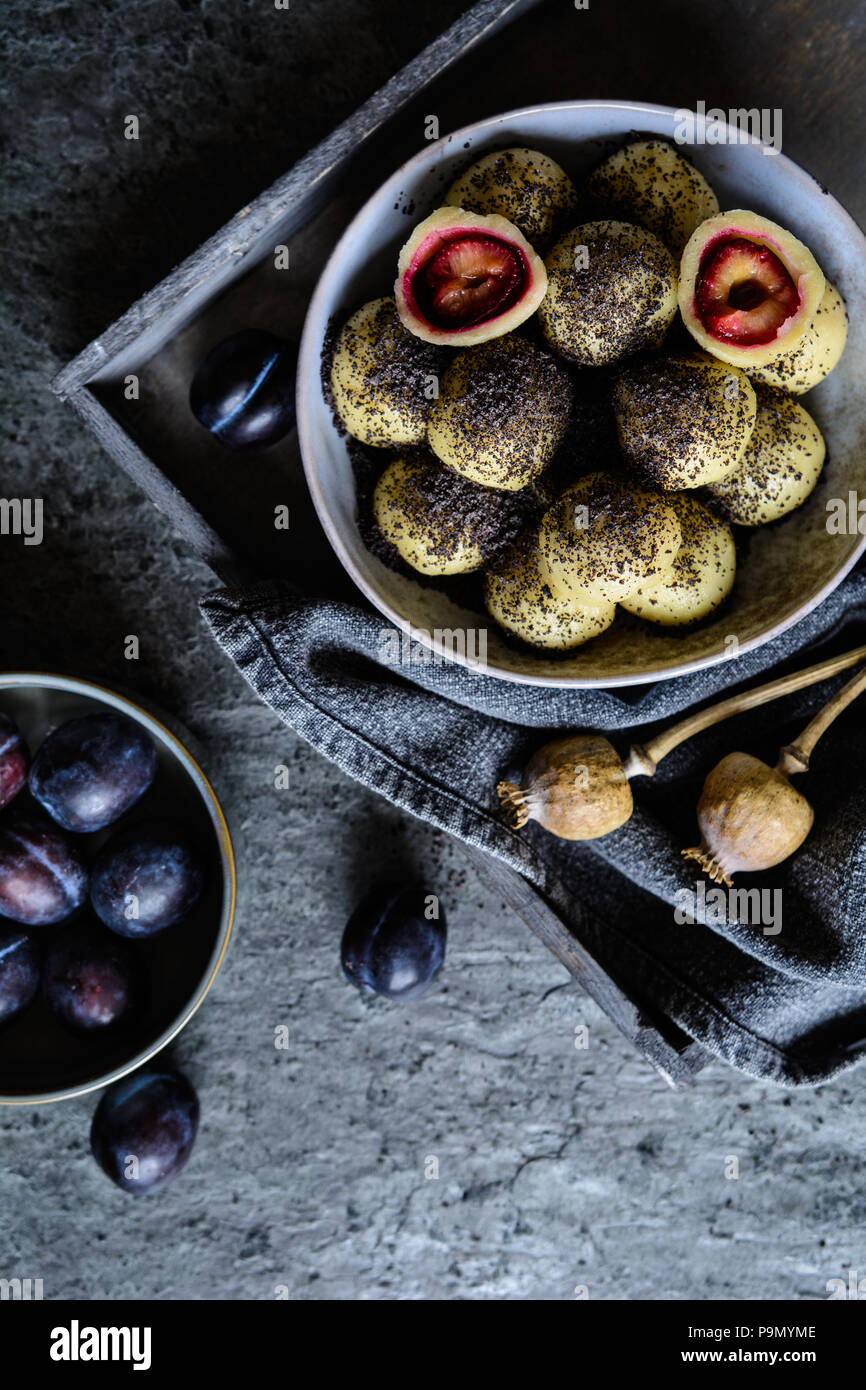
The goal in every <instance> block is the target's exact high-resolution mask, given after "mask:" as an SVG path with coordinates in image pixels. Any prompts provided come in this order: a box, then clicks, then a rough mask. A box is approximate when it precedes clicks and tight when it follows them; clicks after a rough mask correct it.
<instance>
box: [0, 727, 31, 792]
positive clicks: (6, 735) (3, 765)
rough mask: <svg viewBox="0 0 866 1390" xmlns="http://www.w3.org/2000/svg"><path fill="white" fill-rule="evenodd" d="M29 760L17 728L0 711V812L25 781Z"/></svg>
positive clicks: (25, 746)
mask: <svg viewBox="0 0 866 1390" xmlns="http://www.w3.org/2000/svg"><path fill="white" fill-rule="evenodd" d="M29 762H30V758H29V755H28V752H27V745H26V743H25V742H24V740H23V739H22V737H21V735H20V733H19V732H18V726H17V724H16V723H15V721H14V720H12V719H10V718H9V716H8V714H3V713H2V711H0V810H2V809H3V807H4V806H8V805H9V802H10V801H11V800H12V799H13V797H16V796H17V795H18V793H19V792H20V790H21V788H22V787H23V786H24V784H25V782H26V781H27V767H28V764H29Z"/></svg>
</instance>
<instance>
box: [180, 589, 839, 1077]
mask: <svg viewBox="0 0 866 1390" xmlns="http://www.w3.org/2000/svg"><path fill="white" fill-rule="evenodd" d="M201 609H202V612H203V614H204V617H205V619H206V620H207V622H208V624H209V625H210V627H211V629H212V631H213V633H214V636H215V637H216V639H217V641H218V642H219V643H220V645H221V646H222V647H223V648H224V650H225V651H226V652H227V653H228V654H229V655H230V656H231V658H232V659H233V660H234V662H235V663H236V664H237V666H238V668H239V669H240V671H241V672H242V674H243V675H244V677H245V678H246V680H247V681H248V682H249V684H250V685H251V686H252V688H253V689H254V690H255V691H256V692H257V693H258V695H259V696H260V697H261V698H262V699H263V700H265V701H267V703H268V704H270V705H271V706H272V707H273V709H275V710H276V711H277V713H278V714H279V715H280V716H281V717H282V719H284V720H285V722H286V723H287V724H289V725H291V727H292V728H294V729H295V730H296V731H297V732H298V733H299V734H300V735H301V736H302V737H303V738H305V739H306V740H307V741H308V742H309V743H311V744H312V745H313V746H314V747H315V748H317V749H318V750H319V751H320V752H321V753H323V754H324V756H325V757H327V758H329V759H331V760H332V761H333V762H335V763H336V764H338V766H340V767H341V768H342V769H343V770H344V771H345V772H347V773H349V774H350V775H351V776H353V777H356V778H357V779H358V780H359V781H361V782H364V783H365V784H366V785H367V786H369V787H372V788H373V789H375V790H376V791H378V792H380V793H381V794H382V795H383V796H385V797H387V798H388V799H389V800H391V801H392V802H394V803H395V804H396V805H398V806H402V807H403V808H404V809H405V810H407V811H411V812H412V813H413V814H414V815H417V816H420V817H423V818H424V819H425V820H428V821H430V822H432V823H433V824H434V825H437V826H440V827H441V828H442V829H444V830H447V831H448V832H450V833H451V834H452V835H456V836H459V837H461V838H463V839H464V840H466V841H468V842H469V843H471V844H473V845H476V846H478V847H479V848H481V849H484V850H486V851H488V852H489V853H491V854H494V855H497V856H498V857H499V858H501V859H503V860H505V861H506V862H507V863H508V864H510V865H512V866H513V867H514V868H515V869H517V870H519V872H520V873H522V874H524V875H525V876H526V877H527V878H528V879H529V880H531V881H532V882H533V883H534V884H536V885H537V886H538V887H539V888H540V889H541V890H542V892H543V893H544V894H545V895H546V897H547V899H548V901H549V902H550V903H551V904H552V905H553V907H554V908H555V909H556V911H557V912H558V913H559V914H560V916H561V917H562V918H563V920H564V921H565V922H566V923H567V925H568V926H569V928H570V930H572V931H573V932H574V933H575V935H576V936H577V937H578V938H579V939H580V940H581V941H582V942H583V943H584V945H585V946H586V947H587V949H588V950H589V951H590V952H591V953H592V954H593V955H594V956H595V957H596V959H597V960H598V961H599V962H600V964H601V965H602V966H603V967H604V968H605V969H606V970H607V971H608V973H609V974H610V975H611V976H612V977H613V979H614V980H616V981H617V983H618V984H619V985H620V986H621V987H622V988H623V989H625V990H626V992H627V993H629V994H630V995H631V996H632V997H633V998H634V999H636V1000H637V1001H638V1002H639V1003H641V1004H642V1005H644V1006H646V1007H648V1008H650V1009H652V1010H654V1011H655V1013H656V1014H663V1015H666V1016H667V1017H669V1018H670V1019H672V1020H673V1021H674V1022H675V1023H676V1024H678V1026H679V1027H680V1028H681V1029H682V1030H683V1031H684V1032H685V1033H687V1034H688V1035H689V1036H690V1037H692V1038H694V1039H695V1040H696V1041H698V1042H699V1043H700V1044H702V1046H704V1047H705V1048H707V1049H708V1050H709V1051H710V1052H711V1053H713V1054H715V1055H716V1056H718V1057H720V1058H723V1059H724V1060H725V1061H727V1062H728V1063H729V1064H730V1065H731V1066H733V1067H736V1068H738V1069H740V1070H741V1071H743V1072H745V1073H747V1074H748V1075H750V1076H754V1077H760V1078H764V1079H766V1080H769V1081H773V1082H776V1083H778V1084H781V1085H786V1086H814V1085H817V1084H819V1083H820V1082H822V1081H825V1080H827V1079H828V1078H829V1077H831V1076H833V1075H835V1074H836V1073H838V1072H839V1071H842V1070H844V1069H845V1068H847V1067H850V1066H852V1065H853V1064H854V1063H855V1062H856V1061H857V1060H859V1059H860V1058H861V1057H862V1056H864V1055H866V787H864V777H863V772H864V768H866V756H864V754H866V720H864V711H863V709H862V708H858V706H857V705H856V704H855V705H853V706H852V707H850V708H849V710H848V711H846V713H845V714H844V715H843V716H842V717H841V718H840V719H839V720H838V721H837V722H836V723H835V724H834V725H833V726H832V729H831V730H830V732H828V733H827V734H826V735H825V737H824V739H823V740H822V742H821V743H820V744H819V747H818V749H817V750H816V753H815V756H814V759H813V765H812V767H811V768H810V770H809V772H808V773H806V774H805V775H804V776H803V777H802V779H799V781H798V785H799V786H800V788H801V789H802V790H803V791H804V792H805V793H806V795H807V796H808V798H809V800H810V801H811V803H812V805H813V806H814V808H815V827H814V829H813V831H812V833H811V835H810V837H809V839H808V840H807V842H806V844H805V845H804V847H803V848H802V849H801V850H800V851H799V853H798V854H797V855H796V856H794V857H793V858H792V859H789V860H788V861H787V862H786V863H784V864H782V865H780V866H779V867H778V868H776V869H774V870H770V871H769V872H767V873H764V874H760V875H755V874H749V875H746V876H744V877H742V878H741V879H740V880H739V882H738V884H737V886H738V887H739V886H741V887H748V888H755V887H758V888H760V889H761V890H762V891H764V890H766V893H767V894H769V896H766V897H765V899H764V902H765V904H766V908H765V913H764V917H763V919H762V922H761V923H759V924H756V923H754V922H753V921H752V922H747V921H733V922H730V921H726V920H722V921H718V920H715V918H714V916H713V913H712V911H711V912H710V913H707V912H706V911H705V910H702V907H701V902H700V898H699V894H700V891H701V890H700V889H699V888H698V884H699V883H700V882H704V884H705V887H706V889H711V888H712V885H711V884H710V883H709V882H708V881H706V880H704V879H703V876H702V875H701V874H700V872H699V871H698V870H697V868H696V866H694V865H690V864H689V863H688V862H687V861H684V860H683V859H681V857H680V854H679V851H680V849H681V848H683V846H686V845H693V844H696V843H697V840H698V834H697V823H696V819H695V804H696V802H697V798H698V795H699V793H700V788H701V785H702V782H703V779H704V777H705V776H706V774H707V772H708V771H709V770H710V769H711V768H712V767H713V766H714V765H715V763H716V762H717V761H718V759H719V758H720V757H722V756H724V754H725V753H728V752H731V751H733V750H734V749H738V750H741V751H743V752H749V753H752V754H754V755H756V756H757V757H760V758H763V759H764V761H766V762H770V763H773V762H774V761H775V758H776V756H777V754H778V750H779V747H780V746H781V745H782V744H784V743H785V742H787V741H789V740H790V739H791V738H793V737H794V736H795V735H796V734H797V733H799V732H800V730H801V728H802V727H803V725H804V724H805V723H806V722H807V721H808V719H809V718H810V717H811V715H812V714H813V713H814V712H815V711H816V710H817V709H818V708H819V706H820V705H821V704H822V703H823V702H824V701H825V700H826V699H827V698H829V696H830V694H831V693H832V692H833V691H834V690H835V689H837V688H838V687H839V686H840V685H841V684H843V683H844V681H845V680H847V679H849V678H850V676H849V675H842V676H840V677H836V678H835V679H834V680H833V681H831V682H824V683H822V684H821V685H819V686H817V687H813V688H812V689H810V690H806V691H801V692H800V693H799V694H796V695H793V696H789V697H787V698H786V699H784V700H781V701H776V702H773V703H772V704H770V705H767V706H764V707H762V708H761V709H758V710H755V711H753V712H751V713H750V714H747V715H740V716H737V717H736V718H735V719H733V720H730V721H727V722H725V723H724V724H721V725H719V726H717V727H716V728H713V729H709V730H707V731H705V732H704V733H703V734H701V735H699V736H698V737H697V738H695V739H693V740H690V741H689V742H688V743H686V744H684V745H682V746H681V747H680V748H679V749H677V750H676V751H675V752H674V753H672V754H671V755H670V756H669V757H668V758H667V759H665V760H664V761H663V762H662V763H661V765H660V767H659V769H658V771H657V773H656V775H655V777H653V778H651V779H650V778H638V779H635V780H634V781H633V782H632V788H633V791H634V795H635V811H634V814H633V816H632V817H631V819H630V820H629V821H628V822H627V823H626V825H624V826H622V827H621V828H620V829H619V830H617V831H615V832H614V833H613V834H612V835H610V836H607V837H606V838H604V839H601V840H596V841H592V842H589V843H585V844H579V843H568V842H565V841H562V840H558V839H556V838H554V837H553V836H551V835H548V834H547V833H546V832H545V831H544V830H542V829H541V828H540V827H539V826H537V825H535V824H534V823H530V824H529V825H527V826H526V827H525V829H523V830H521V831H519V832H515V831H513V830H511V829H510V828H509V827H508V825H507V824H506V823H505V820H504V819H503V816H502V814H501V812H500V809H499V805H498V801H497V798H496V795H495V785H496V782H497V781H498V780H500V779H501V778H502V777H506V776H508V777H512V778H518V777H519V774H520V772H521V770H522V768H523V767H524V766H525V763H526V761H527V759H528V757H529V755H530V754H531V753H532V752H533V751H534V750H535V749H536V748H537V747H539V746H540V745H541V744H542V743H543V742H545V741H546V739H547V738H548V737H550V736H551V735H553V734H555V733H557V732H562V731H567V730H573V729H580V728H587V729H595V730H599V731H604V732H606V733H608V734H609V735H610V736H611V738H612V742H613V743H614V744H615V745H616V746H617V748H618V750H619V751H620V753H622V754H624V753H625V752H626V750H627V748H628V745H629V743H630V742H632V741H634V740H635V739H639V740H640V741H643V740H644V739H645V738H648V737H650V736H651V734H652V733H653V732H655V731H656V729H655V727H654V726H657V727H659V728H661V727H664V726H665V725H666V724H667V723H669V722H671V720H672V718H675V717H676V716H677V715H678V714H680V713H681V712H682V711H684V710H686V709H688V708H690V707H692V706H695V705H697V704H700V703H702V702H704V701H706V700H709V699H710V698H711V697H712V696H714V695H717V693H718V692H719V691H724V692H725V693H728V692H729V691H731V690H733V689H735V688H737V687H739V686H740V685H743V684H744V683H749V682H751V683H754V678H755V677H756V676H757V675H758V674H759V673H761V672H764V671H767V670H769V669H770V668H771V667H772V668H773V670H774V674H783V673H784V672H785V671H786V670H789V669H790V670H793V669H798V668H799V667H801V666H804V665H807V664H810V663H811V662H812V661H817V660H820V659H822V658H823V657H825V656H830V655H833V654H834V653H836V652H839V651H844V650H846V649H847V648H849V647H853V646H856V645H858V644H859V643H862V642H864V641H866V566H864V565H860V566H859V567H858V568H857V569H856V570H855V571H854V572H853V573H852V574H851V575H849V576H848V578H847V579H846V581H845V582H844V583H843V584H841V585H840V586H839V588H838V589H837V590H836V591H835V592H834V593H833V594H832V595H830V597H829V598H828V599H827V600H826V601H825V602H824V603H823V604H822V605H821V606H820V607H819V608H818V609H817V610H816V611H815V612H814V613H812V614H811V615H810V616H809V617H807V618H806V619H804V620H803V621H802V622H800V623H798V624H797V625H796V627H794V628H792V629H790V630H789V631H788V632H787V633H785V634H783V635H782V636H781V637H779V638H777V639H776V640H775V641H774V642H772V643H769V644H767V645H766V646H764V647H762V648H760V649H759V650H758V651H754V652H749V653H747V654H746V655H744V656H741V657H740V658H738V659H737V661H736V662H733V663H732V662H728V663H723V664H721V665H719V666H716V667H713V668H711V669H709V670H706V671H700V672H697V673H694V674H692V675H687V676H683V677H680V678H678V679H676V680H668V681H664V682H658V683H656V684H654V685H648V686H642V687H639V688H628V689H624V690H617V689H614V690H586V691H575V690H562V691H556V690H550V689H546V688H537V687H531V686H520V685H515V684H513V683H511V682H504V681H498V680H496V679H494V678H493V677H490V676H487V675H484V674H482V673H480V672H478V671H473V670H467V669H465V668H463V667H460V666H457V665H455V664H454V663H451V662H448V661H444V662H441V663H439V664H434V663H430V664H423V663H421V662H418V663H415V662H412V663H411V664H409V665H406V664H402V665H400V666H399V667H397V666H389V665H383V664H381V662H380V660H379V656H380V654H381V651H382V640H381V638H382V630H383V621H384V620H383V619H382V617H381V616H380V615H378V614H376V613H374V612H372V611H371V610H369V609H366V608H362V607H360V606H359V607H355V606H352V605H350V604H345V603H336V602H332V601H324V600H322V601H317V600H311V599H309V598H305V597H302V596H300V595H298V594H297V593H296V592H294V591H293V590H292V589H291V588H290V587H289V586H287V585H281V584H274V583H272V584H266V585H261V586H255V587H253V588H248V589H245V590H225V589H224V590H217V591H215V592H213V593H211V594H208V595H206V596H205V598H204V599H203V600H202V603H201ZM807 649H808V651H807ZM683 893H686V894H693V895H694V898H693V899H689V898H684V897H683V896H682V895H683ZM678 895H679V896H678ZM692 901H693V906H694V915H695V916H696V918H697V920H696V921H694V922H691V923H689V922H682V921H678V920H677V918H676V916H675V909H676V908H677V907H679V908H680V917H682V915H683V911H682V909H683V907H684V905H685V906H686V908H687V907H688V905H689V904H690V903H692ZM717 915H718V914H717ZM768 927H769V930H767V928H768ZM776 928H778V930H777V929H776Z"/></svg>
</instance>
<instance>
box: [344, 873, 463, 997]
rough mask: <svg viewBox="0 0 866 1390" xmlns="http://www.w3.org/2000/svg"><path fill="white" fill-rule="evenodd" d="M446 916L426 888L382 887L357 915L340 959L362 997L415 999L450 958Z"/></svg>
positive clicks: (347, 929)
mask: <svg viewBox="0 0 866 1390" xmlns="http://www.w3.org/2000/svg"><path fill="white" fill-rule="evenodd" d="M445 939H446V925H445V914H444V912H443V911H442V909H441V907H440V905H439V900H438V898H437V897H436V895H435V894H433V893H428V892H427V891H426V890H425V889H423V888H411V887H399V886H392V887H386V888H377V889H375V890H374V891H373V892H372V893H370V894H368V896H367V897H366V898H364V900H363V901H362V902H361V903H360V905H359V906H358V907H357V908H356V909H355V911H354V912H353V913H352V916H351V917H350V918H349V921H348V923H347V924H346V930H345V932H344V933H343V942H342V947H341V951H340V959H341V961H342V965H343V972H344V974H345V976H346V978H347V980H351V982H352V984H353V985H357V987H358V989H359V990H361V992H362V993H363V994H382V995H384V996H385V997H386V998H387V999H400V1000H402V999H414V998H417V997H418V995H420V994H423V993H424V991H425V990H426V989H427V988H428V987H429V985H430V984H431V982H432V980H433V979H434V977H435V976H436V974H437V973H438V971H439V970H440V969H441V966H442V962H443V961H444V959H445Z"/></svg>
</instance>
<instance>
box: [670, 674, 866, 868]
mask: <svg viewBox="0 0 866 1390" xmlns="http://www.w3.org/2000/svg"><path fill="white" fill-rule="evenodd" d="M864 690H866V666H864V668H863V669H862V670H861V671H858V673H857V675H856V676H854V678H853V679H852V680H850V681H848V683H847V685H843V687H842V689H841V690H839V691H837V693H836V694H835V695H834V696H833V698H832V699H831V700H828V701H827V703H826V705H824V707H823V708H822V709H820V710H819V711H818V713H817V714H816V715H815V718H814V719H813V720H811V722H810V723H809V724H807V726H806V728H805V729H804V730H803V732H802V734H801V735H800V737H799V738H798V739H797V740H796V741H795V742H794V743H789V744H788V745H787V746H786V747H785V748H783V749H782V750H781V751H780V753H779V761H778V762H777V764H776V766H775V767H768V766H767V764H766V763H762V762H761V760H760V759H759V758H753V757H751V755H750V754H748V753H729V754H728V756H727V757H726V758H722V761H721V762H720V763H718V764H717V765H716V767H714V768H713V770H712V772H711V773H710V775H709V777H708V778H707V780H706V782H705V783H704V789H703V791H702V792H701V799H700V801H699V802H698V825H699V826H700V830H701V843H700V844H699V845H697V846H695V847H693V848H692V849H684V850H682V855H683V857H684V858H685V859H696V860H697V862H698V863H699V864H700V866H701V868H702V869H703V870H704V872H705V873H707V874H708V875H709V877H710V878H711V879H712V880H713V882H714V883H726V884H728V885H730V884H731V883H732V882H733V875H734V874H735V873H738V872H739V873H750V874H751V873H758V872H760V870H762V869H772V868H773V866H774V865H776V864H781V863H782V861H783V860H784V859H787V858H788V857H789V856H790V855H792V854H794V852H795V851H796V850H798V849H799V848H800V846H801V845H802V843H803V841H804V840H805V839H806V836H807V835H808V834H809V831H810V830H811V829H812V823H813V821H814V819H815V813H814V811H813V810H812V807H811V806H810V805H809V802H808V801H807V800H806V798H805V797H804V796H802V795H801V794H800V792H798V791H797V790H796V788H794V787H792V786H791V784H790V782H789V781H788V778H789V777H790V776H791V775H792V774H794V773H797V772H805V771H806V770H807V768H808V766H809V759H810V757H811V755H812V752H813V751H814V748H815V745H816V743H817V742H818V739H819V738H820V737H821V735H822V734H823V733H824V732H825V731H826V730H827V729H828V728H829V727H830V725H831V724H832V723H833V720H834V719H836V718H837V717H838V716H839V715H840V714H841V713H842V711H843V710H844V709H846V708H847V706H848V705H850V703H851V701H852V700H855V699H856V698H857V696H858V695H860V694H861V693H862V692H863V691H864Z"/></svg>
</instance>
